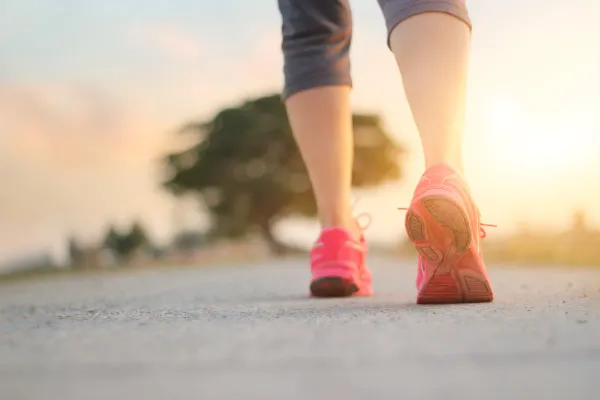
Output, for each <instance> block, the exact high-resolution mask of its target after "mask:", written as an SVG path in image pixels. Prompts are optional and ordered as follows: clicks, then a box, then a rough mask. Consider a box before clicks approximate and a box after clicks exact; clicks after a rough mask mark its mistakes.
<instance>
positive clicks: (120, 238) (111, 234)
mask: <svg viewBox="0 0 600 400" xmlns="http://www.w3.org/2000/svg"><path fill="white" fill-rule="evenodd" d="M103 245H104V247H105V248H107V249H109V250H112V252H113V253H114V254H115V256H117V257H118V258H120V259H127V258H128V257H130V256H131V255H132V254H133V253H134V252H135V251H136V250H138V249H140V248H142V247H144V246H149V245H150V240H149V239H148V234H147V233H146V230H145V229H144V227H143V226H142V225H141V223H139V222H137V221H136V222H134V223H133V224H132V225H131V228H130V230H129V231H128V232H127V233H120V232H119V231H118V230H117V229H116V228H115V227H114V226H111V227H110V228H109V229H108V231H107V233H106V235H105V236H104V241H103Z"/></svg>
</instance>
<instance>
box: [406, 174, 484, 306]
mask: <svg viewBox="0 0 600 400" xmlns="http://www.w3.org/2000/svg"><path fill="white" fill-rule="evenodd" d="M407 211H408V212H407V213H406V219H405V225H406V232H407V233H408V237H409V238H410V240H411V241H412V242H413V243H414V246H415V248H416V249H417V251H418V252H419V266H418V273H417V291H418V295H417V303H418V304H439V303H479V302H489V301H492V300H493V298H494V296H493V293H492V287H491V285H490V280H489V278H488V274H487V272H486V268H485V265H484V263H483V255H482V253H481V247H480V239H481V238H483V237H485V231H483V229H482V228H481V224H480V222H479V218H480V215H479V210H478V209H477V207H476V206H475V203H474V202H473V200H472V199H471V195H470V193H469V189H468V187H467V185H466V183H465V181H464V180H463V178H462V177H461V176H460V175H459V174H458V173H456V171H454V170H453V169H452V168H450V167H449V166H447V165H437V166H434V167H431V168H429V169H428V170H427V171H425V173H424V174H423V177H422V178H421V181H420V182H419V184H418V186H417V189H416V190H415V194H414V197H413V200H412V202H411V204H410V207H409V208H408V210H407ZM480 235H481V237H480Z"/></svg>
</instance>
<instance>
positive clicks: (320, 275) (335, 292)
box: [310, 228, 373, 297]
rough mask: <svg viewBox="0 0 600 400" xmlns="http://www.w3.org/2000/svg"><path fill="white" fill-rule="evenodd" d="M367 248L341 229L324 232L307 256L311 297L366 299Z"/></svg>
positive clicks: (368, 286) (368, 275) (368, 278)
mask: <svg viewBox="0 0 600 400" xmlns="http://www.w3.org/2000/svg"><path fill="white" fill-rule="evenodd" d="M366 253H367V244H366V242H365V239H364V237H361V240H360V242H357V241H356V240H354V239H353V238H352V235H351V234H350V232H348V231H347V230H346V229H341V228H329V229H324V230H323V231H322V232H321V236H319V239H318V240H317V242H316V243H315V245H314V246H313V249H312V251H311V253H310V264H311V265H310V267H311V271H312V282H311V284H310V292H311V294H312V295H313V296H315V297H347V296H370V295H371V294H373V290H372V288H371V272H370V271H369V269H368V268H367V266H366V264H365V256H366Z"/></svg>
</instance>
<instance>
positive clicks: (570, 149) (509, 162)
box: [485, 97, 592, 176]
mask: <svg viewBox="0 0 600 400" xmlns="http://www.w3.org/2000/svg"><path fill="white" fill-rule="evenodd" d="M485 123H486V125H487V131H488V134H489V136H488V137H489V141H488V142H487V146H486V147H488V151H489V152H490V156H491V157H492V158H493V159H495V160H496V161H497V162H498V163H500V165H506V166H507V167H508V169H510V170H513V172H514V173H518V174H521V175H523V176H531V175H532V174H535V175H538V174H539V173H540V172H542V173H544V174H548V173H561V172H565V173H566V172H572V171H574V170H576V169H578V168H580V167H582V166H584V165H585V163H586V161H589V159H590V158H589V156H590V151H591V148H592V146H591V143H590V132H589V129H588V128H586V121H585V120H582V119H581V117H580V116H576V115H570V114H569V113H566V112H559V113H554V114H551V113H550V112H549V113H548V114H547V115H542V114H540V113H532V112H529V111H528V110H527V109H526V108H524V107H522V106H520V105H519V103H518V102H516V101H515V100H513V99H511V98H508V97H503V98H498V99H496V101H494V102H492V103H491V104H490V106H489V108H488V115H487V118H486V122H485ZM588 126H589V125H588Z"/></svg>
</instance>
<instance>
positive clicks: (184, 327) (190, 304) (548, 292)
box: [0, 259, 600, 400]
mask: <svg viewBox="0 0 600 400" xmlns="http://www.w3.org/2000/svg"><path fill="white" fill-rule="evenodd" d="M371 264H372V265H373V270H374V277H375V280H376V281H375V283H376V286H375V289H376V290H377V294H376V295H375V296H374V297H372V298H362V299H356V298H352V299H333V300H329V299H328V300H318V299H310V298H308V297H307V281H308V271H307V268H305V265H304V264H303V263H302V262H300V261H297V260H287V261H279V262H270V263H268V264H264V263H263V264H250V265H247V266H244V267H202V268H181V269H170V270H134V271H128V272H124V273H118V274H109V275H103V276H71V277H62V278H57V279H46V280H40V281H36V282H33V281H30V282H20V283H19V282H15V283H8V284H6V283H5V284H0V399H2V400H20V399H27V400H29V399H60V400H70V399H90V400H95V399H102V400H105V399H111V400H115V399H128V400H132V399H144V400H151V399H338V398H339V399H545V400H548V399H570V400H571V399H590V400H594V399H599V398H600V268H597V269H575V268H565V269H557V268H525V269H515V268H491V269H490V270H491V276H492V278H493V284H494V288H495V291H496V295H497V299H496V301H495V302H494V303H491V304H474V305H473V304H472V305H454V306H417V305H415V304H414V299H415V289H414V285H413V282H414V272H415V268H413V266H412V265H409V264H408V263H407V262H400V261H393V260H389V259H375V260H372V262H371Z"/></svg>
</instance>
